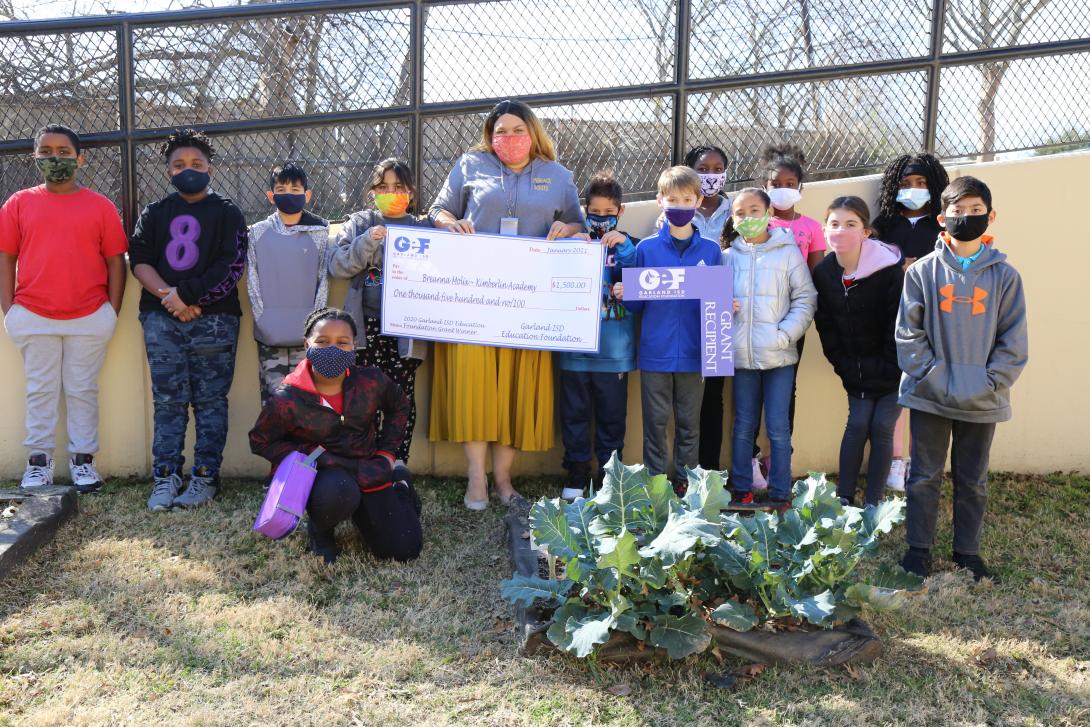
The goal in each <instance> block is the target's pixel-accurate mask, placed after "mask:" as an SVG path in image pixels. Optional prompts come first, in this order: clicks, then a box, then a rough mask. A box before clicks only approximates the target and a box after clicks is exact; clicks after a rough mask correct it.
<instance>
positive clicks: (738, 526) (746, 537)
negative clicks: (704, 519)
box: [719, 513, 753, 550]
mask: <svg viewBox="0 0 1090 727" xmlns="http://www.w3.org/2000/svg"><path fill="white" fill-rule="evenodd" d="M749 522H750V518H748V517H746V518H743V517H739V516H738V515H735V514H733V513H731V514H729V515H728V514H723V515H721V516H720V517H719V529H720V530H721V531H722V533H723V537H724V538H726V539H728V540H733V541H735V542H736V543H738V544H739V545H741V546H742V547H743V548H745V549H746V550H749V549H750V548H752V547H753V536H752V535H750V534H749V529H748V527H749V525H748V524H749Z"/></svg>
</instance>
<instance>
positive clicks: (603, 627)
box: [566, 611, 613, 658]
mask: <svg viewBox="0 0 1090 727" xmlns="http://www.w3.org/2000/svg"><path fill="white" fill-rule="evenodd" d="M612 626H613V616H612V615H611V614H610V612H609V611H604V612H600V613H588V614H587V615H586V616H583V617H582V618H577V619H569V620H568V625H567V629H566V630H567V635H568V638H569V644H570V645H569V647H568V651H571V652H572V653H574V654H575V655H576V656H578V657H579V658H583V657H585V656H590V653H591V652H592V651H594V647H595V646H597V645H598V644H604V643H605V642H607V641H609V629H610V628H611V627H612Z"/></svg>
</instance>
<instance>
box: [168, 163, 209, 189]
mask: <svg viewBox="0 0 1090 727" xmlns="http://www.w3.org/2000/svg"><path fill="white" fill-rule="evenodd" d="M210 181H212V177H211V175H210V174H209V173H208V172H198V171H197V170H196V169H183V170H182V171H180V172H178V173H177V174H175V175H174V176H172V177H171V178H170V183H171V184H173V185H174V188H175V189H177V190H178V191H179V192H181V193H182V194H197V193H198V192H200V191H201V190H203V189H204V188H205V187H207V186H208V183H209V182H210Z"/></svg>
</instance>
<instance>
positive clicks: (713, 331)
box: [621, 264, 734, 376]
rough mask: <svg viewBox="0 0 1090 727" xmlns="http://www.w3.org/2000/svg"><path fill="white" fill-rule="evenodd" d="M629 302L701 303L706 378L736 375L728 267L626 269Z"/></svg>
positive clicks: (624, 279) (623, 276) (731, 279)
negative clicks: (670, 301) (694, 301)
mask: <svg viewBox="0 0 1090 727" xmlns="http://www.w3.org/2000/svg"><path fill="white" fill-rule="evenodd" d="M621 281H622V282H623V283H624V297H625V298H628V299H629V300H643V301H655V300H698V301H700V332H701V346H700V359H701V361H703V372H702V373H703V374H704V375H705V376H733V375H734V274H733V272H732V271H731V267H730V265H729V264H727V265H708V266H705V265H697V266H693V267H677V268H624V269H623V270H622V271H621Z"/></svg>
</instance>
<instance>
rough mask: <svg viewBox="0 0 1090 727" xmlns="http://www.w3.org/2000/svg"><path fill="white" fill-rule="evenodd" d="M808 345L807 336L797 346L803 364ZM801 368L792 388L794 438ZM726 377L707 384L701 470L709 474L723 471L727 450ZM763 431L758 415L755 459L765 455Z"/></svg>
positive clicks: (791, 413)
mask: <svg viewBox="0 0 1090 727" xmlns="http://www.w3.org/2000/svg"><path fill="white" fill-rule="evenodd" d="M805 345H806V336H803V337H802V338H800V339H799V340H798V343H797V344H795V347H796V348H797V349H798V352H799V363H802V349H803V347H804V346H805ZM798 381H799V364H798V363H797V364H795V383H793V384H791V409H790V410H789V411H788V417H789V419H788V421H790V423H791V434H794V433H795V397H796V394H797V393H798ZM725 382H726V377H724V376H716V377H713V378H709V379H705V380H704V401H703V402H702V403H701V405H700V454H699V460H700V466H701V467H703V468H704V469H706V470H717V469H719V450H721V449H722V448H723V385H724V383H725ZM760 429H761V416H760V414H758V415H757V429H755V430H754V431H753V456H754V457H756V456H757V455H759V454H760V453H761V448H760V447H759V446H757V435H758V433H759V432H760Z"/></svg>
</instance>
